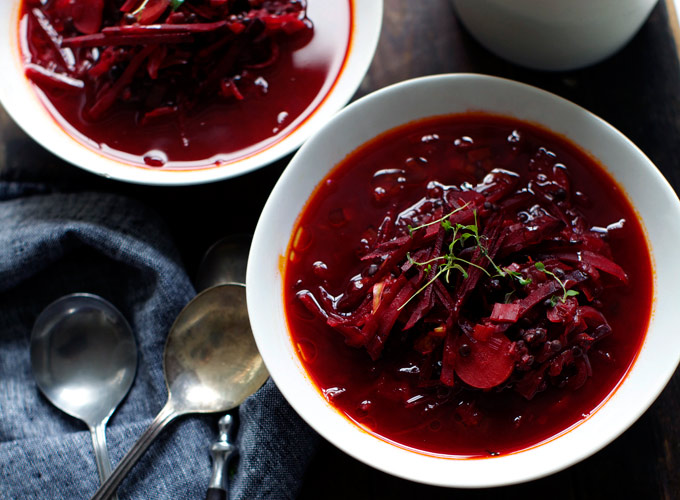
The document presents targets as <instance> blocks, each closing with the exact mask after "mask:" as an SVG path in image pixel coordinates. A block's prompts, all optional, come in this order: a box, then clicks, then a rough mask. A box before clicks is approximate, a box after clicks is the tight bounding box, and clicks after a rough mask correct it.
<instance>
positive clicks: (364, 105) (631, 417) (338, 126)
mask: <svg viewBox="0 0 680 500" xmlns="http://www.w3.org/2000/svg"><path fill="white" fill-rule="evenodd" d="M466 86H467V87H468V88H472V89H473V90H471V91H469V93H472V94H474V93H481V94H483V95H484V97H487V98H488V97H489V95H487V94H489V92H496V94H497V95H496V101H494V102H493V103H491V104H489V103H488V102H487V103H486V105H490V106H491V107H494V106H496V107H498V106H499V104H498V102H506V101H507V102H508V103H509V102H510V101H512V99H513V98H517V97H518V96H520V97H522V99H523V101H522V103H521V104H523V105H526V109H525V110H524V111H522V113H513V112H503V110H501V109H486V108H484V105H483V103H482V102H481V101H478V102H477V103H474V102H473V103H469V104H468V105H467V108H466V109H467V110H468V111H487V112H489V113H492V114H500V115H505V116H511V117H515V118H519V119H520V120H524V121H530V122H533V123H538V124H539V125H541V126H543V127H545V128H547V129H548V130H552V131H553V132H556V133H558V134H559V135H563V136H566V137H567V138H568V139H569V140H571V141H572V142H573V143H575V144H578V145H579V146H580V147H581V148H582V149H584V150H585V151H586V152H587V153H589V154H590V155H591V156H593V157H595V158H596V159H598V160H599V161H600V163H601V164H602V165H603V166H604V167H605V169H606V170H607V171H608V172H609V173H610V175H611V176H612V177H613V178H614V179H615V180H616V181H617V182H618V183H619V184H620V185H621V186H622V187H625V189H624V191H625V194H626V195H627V196H628V198H629V200H630V201H631V203H632V204H633V206H634V208H635V209H636V211H637V212H638V215H639V216H640V222H641V224H642V226H643V229H644V230H645V232H646V236H647V240H648V241H647V243H648V247H649V249H650V255H651V258H652V267H653V269H654V270H656V269H658V268H659V267H658V265H657V262H666V261H665V260H664V259H669V258H670V257H671V254H670V253H669V252H668V251H665V250H664V247H663V245H662V246H661V248H660V249H659V248H657V247H655V246H653V245H652V243H653V242H654V243H655V242H656V241H657V239H658V234H657V233H658V232H659V231H658V230H657V229H655V228H656V226H658V225H660V224H661V222H659V223H658V224H655V226H654V228H653V231H652V232H651V233H650V227H649V222H650V221H649V220H648V219H647V218H646V213H647V211H649V207H648V205H650V204H651V205H652V206H656V205H658V204H659V203H660V204H661V205H663V206H664V208H666V209H667V210H666V212H664V214H662V216H661V219H663V221H668V222H672V221H677V220H680V201H679V200H678V197H677V195H676V194H675V192H674V190H673V189H672V187H671V186H670V184H669V183H668V181H667V180H666V179H665V178H664V177H663V175H662V174H661V173H660V171H659V170H658V169H657V168H656V167H655V166H654V164H653V163H652V162H651V161H650V160H649V159H648V158H647V157H646V156H645V155H644V153H643V152H642V151H641V150H640V149H639V148H638V147H637V146H635V145H634V144H633V143H632V142H631V141H630V140H629V139H627V138H626V137H625V136H624V135H623V134H622V133H621V132H619V131H618V130H617V129H615V128H614V127H613V126H612V125H610V124H608V123H607V122H605V121H604V120H602V119H601V118H599V117H597V116H596V115H594V114H593V113H591V112H589V111H587V110H586V109H584V108H582V107H580V106H578V105H576V104H574V103H572V102H570V101H567V100H566V99H564V98H562V97H559V96H557V95H555V94H552V93H549V92H547V91H545V90H542V89H539V88H537V87H533V86H530V85H526V84H523V83H519V82H516V81H512V80H507V79H503V78H498V77H493V76H488V75H478V74H470V73H459V74H444V75H434V76H426V77H421V78H416V79H413V80H407V81H404V82H400V83H397V84H394V85H391V86H389V87H386V88H383V89H381V90H378V91H376V92H374V93H372V94H369V95H367V96H365V97H363V98H361V99H359V100H357V101H355V102H354V103H352V104H350V105H349V106H348V107H346V108H345V109H343V110H342V111H341V112H340V113H338V114H337V115H336V116H335V117H334V118H333V119H332V120H331V121H330V122H329V123H328V124H326V126H325V127H324V128H323V129H321V130H319V131H318V132H317V133H316V134H315V135H314V136H312V137H311V138H310V139H309V140H308V141H307V142H306V143H305V144H304V145H303V146H302V148H300V150H299V151H298V152H297V154H296V155H295V156H294V157H293V159H292V160H291V162H290V163H289V165H288V167H287V168H286V169H285V170H284V172H283V174H282V175H281V177H280V178H279V181H278V182H277V184H276V186H275V187H274V189H273V190H272V192H271V194H270V197H269V199H268V200H267V203H266V204H265V207H264V209H263V211H262V214H261V216H260V220H259V222H258V224H257V228H256V230H255V234H254V237H253V243H252V246H251V251H250V256H249V259H248V269H247V276H246V283H247V299H248V309H249V313H250V318H251V325H252V329H253V333H254V335H255V339H256V342H257V344H258V348H259V349H260V352H261V354H262V356H263V359H264V361H265V364H267V367H268V369H269V371H270V374H271V376H272V378H273V379H274V381H275V383H276V384H277V386H278V387H279V389H280V390H281V392H282V393H283V395H284V397H285V398H286V399H287V400H288V402H289V403H290V404H291V406H292V407H293V408H294V409H295V410H296V412H297V413H298V414H299V415H300V416H301V417H302V418H303V419H304V420H305V421H306V422H307V423H308V424H309V425H310V426H312V427H313V428H314V429H315V430H316V431H317V432H318V433H319V434H321V435H322V436H323V437H324V438H326V439H327V440H328V441H330V442H331V443H333V444H334V445H335V446H337V447H338V448H340V449H341V450H343V451H344V452H346V453H348V454H349V455H351V456H353V457H354V458H356V459H358V460H360V461H362V462H364V463H366V464H368V465H370V466H372V467H374V468H376V469H379V470H382V471H384V472H387V473H390V474H392V475H395V476H398V477H402V478H405V479H409V480H412V481H416V482H421V483H425V484H432V485H437V486H447V487H464V488H481V487H494V486H502V485H510V484H516V483H520V482H525V481H529V480H533V479H538V478H540V477H544V476H547V475H549V474H552V473H555V472H558V471H560V470H563V469H565V468H567V467H569V466H571V465H573V464H574V463H577V462H579V461H581V460H583V459H585V458H587V457H589V456H590V455H592V454H594V453H596V452H597V451H599V450H600V449H602V448H603V447H605V446H606V445H608V444H609V443H611V442H612V441H613V440H614V439H616V438H617V437H618V436H619V435H620V434H622V433H623V432H624V431H625V430H626V429H628V427H630V426H631V425H632V424H633V423H634V422H635V421H636V420H637V419H638V418H639V417H640V416H641V415H642V414H643V413H644V412H645V411H646V410H647V409H648V408H649V406H651V404H652V403H653V402H654V400H655V399H656V398H657V397H658V395H659V394H660V393H661V391H662V390H663V389H664V388H665V386H666V384H667V383H668V381H669V380H670V378H671V377H672V375H673V374H674V373H675V370H676V368H677V366H678V362H680V340H672V341H671V345H669V346H668V348H667V349H666V351H665V352H664V351H661V353H660V354H659V353H657V352H656V351H653V352H654V353H655V355H660V356H661V358H662V362H661V363H658V364H657V365H656V366H655V370H654V373H647V372H649V371H650V370H649V368H648V369H647V371H643V368H644V367H643V368H641V365H642V363H647V364H649V357H650V354H648V352H649V350H650V349H651V348H653V349H656V350H658V348H657V344H658V340H657V338H659V337H660V336H663V331H664V330H663V328H670V329H671V330H676V331H677V329H678V328H677V327H676V326H675V325H674V323H677V321H675V322H674V321H673V318H672V316H673V313H672V310H673V307H672V302H670V301H669V300H668V297H665V296H664V295H663V294H662V293H659V290H660V289H662V290H669V289H670V288H669V278H668V275H670V274H673V273H672V272H668V273H666V272H664V273H657V272H655V273H654V287H653V290H654V292H653V293H654V297H653V312H652V317H651V319H650V324H649V327H648V331H647V335H646V337H645V340H644V343H643V346H642V348H641V350H640V353H639V354H638V356H637V358H636V359H635V361H634V362H633V364H632V366H631V368H629V370H628V372H627V374H626V375H625V376H624V378H623V380H622V381H621V382H620V383H619V385H618V386H617V388H616V389H615V390H614V391H613V393H612V394H610V396H609V397H608V398H606V399H605V401H603V403H602V404H601V405H600V406H599V407H598V408H597V409H596V410H594V411H593V413H592V414H591V415H590V416H589V417H588V418H586V419H585V420H583V421H581V422H580V423H579V424H578V425H577V426H574V427H572V428H570V429H568V430H566V431H565V432H563V433H561V434H559V435H557V436H555V437H553V438H551V439H549V440H547V441H546V442H543V443H541V444H539V445H537V446H534V447H531V448H529V449H527V450H523V451H520V452H516V453H511V454H508V455H502V456H499V457H489V458H484V459H456V458H450V457H447V458H443V457H435V456H431V455H427V454H423V453H416V452H412V451H407V450H404V449H403V448H400V447H397V446H394V445H391V444H389V443H387V442H386V441H385V440H384V439H381V438H378V437H375V436H373V435H372V434H369V433H368V432H367V431H364V430H362V429H361V428H359V427H358V426H357V425H355V424H353V423H351V422H350V420H349V419H348V418H347V417H345V416H342V415H340V412H339V411H338V410H336V409H335V408H334V407H332V406H331V405H330V404H329V403H328V402H327V401H326V400H325V399H324V398H323V397H322V395H321V393H320V391H319V390H318V389H317V388H316V387H315V386H314V385H313V382H312V381H311V380H310V379H309V377H308V375H307V374H306V372H305V370H304V368H303V367H302V365H301V362H300V360H299V359H298V356H297V354H296V353H295V352H294V348H293V345H292V341H291V338H290V333H289V331H288V324H287V323H286V320H285V315H284V313H283V301H282V296H283V293H282V292H283V283H282V272H283V268H284V267H285V256H286V255H287V251H288V244H289V241H290V235H291V233H292V229H293V227H294V224H295V223H296V221H297V220H298V217H299V214H300V211H301V209H302V206H304V204H305V203H306V202H307V200H308V199H309V197H310V196H311V195H312V193H313V189H314V188H315V187H316V186H317V185H318V183H319V182H320V181H321V180H322V179H323V177H324V176H325V175H327V174H328V172H329V170H330V169H331V168H333V167H334V166H335V165H336V164H337V162H338V161H339V160H341V159H342V158H344V157H345V156H346V155H347V154H349V153H350V152H351V151H353V150H354V149H356V147H358V146H360V145H361V144H363V143H365V142H366V140H367V139H366V138H367V137H375V136H377V135H379V134H381V133H383V132H385V131H386V130H390V129H393V128H396V127H398V126H400V125H403V124H404V123H408V122H411V121H414V120H418V119H420V118H425V117H428V116H435V115H445V114H451V113H449V112H448V111H440V112H436V113H434V114H423V115H422V116H417V117H413V116H412V113H411V112H408V113H407V116H406V117H405V118H403V120H402V121H396V122H394V123H391V124H390V125H389V126H388V127H387V128H381V126H382V125H383V122H384V121H385V120H387V119H385V120H383V119H382V118H381V117H380V116H379V115H380V113H381V110H382V111H383V112H385V113H386V114H390V113H392V114H398V113H399V110H397V111H394V110H389V109H387V106H388V103H390V102H392V103H394V102H397V101H399V102H404V101H405V100H409V99H411V100H414V101H418V100H420V101H423V100H426V99H427V98H428V97H429V96H430V95H433V94H436V93H437V92H439V94H441V93H442V89H445V90H448V91H449V92H451V94H452V95H453V92H452V89H456V90H459V89H462V88H465V87H466ZM456 95H458V93H456ZM422 96H427V97H422ZM420 101H418V102H419V103H420V104H422V102H420ZM508 106H510V107H511V108H512V109H516V108H517V107H518V106H520V105H518V104H508ZM444 108H445V109H446V110H448V108H447V107H446V106H444ZM479 108H482V109H479ZM409 109H410V108H409ZM435 109H438V108H435ZM462 111H465V110H462ZM548 112H550V113H553V114H554V113H556V112H557V115H558V116H560V118H563V117H564V116H565V115H566V116H568V117H570V119H573V118H574V117H576V118H578V119H577V120H576V125H578V126H576V127H572V128H573V130H571V131H569V132H568V133H567V132H565V131H564V130H561V129H559V128H556V127H555V126H553V124H552V123H553V122H550V123H546V121H549V120H548V119H546V120H538V119H529V118H527V116H526V115H530V116H533V115H537V116H538V115H540V116H543V115H546V116H547V114H548ZM518 115H519V116H518ZM362 120H363V121H364V122H368V123H369V124H368V125H366V124H365V123H364V126H363V127H362V126H361V125H360V126H358V127H355V128H357V129H361V130H358V131H350V132H348V131H347V130H348V128H349V124H352V123H355V124H356V123H360V122H361V121H362ZM381 120H382V121H381ZM551 120H553V121H555V120H556V118H551ZM583 126H587V127H590V128H591V129H592V131H594V133H595V137H593V138H592V139H591V140H590V141H589V142H588V141H586V144H585V145H584V144H583V142H582V141H578V140H577V139H576V138H578V137H579V134H583V131H582V130H580V128H582V127H583ZM366 127H369V128H370V127H374V128H375V130H371V132H370V135H368V136H367V135H366V132H365V130H364V129H365V128H366ZM342 133H345V134H348V133H349V134H350V135H351V134H355V135H359V137H354V138H352V139H348V140H347V141H346V142H350V143H352V144H354V143H357V141H359V142H358V143H357V144H356V147H354V148H353V149H349V150H345V149H343V146H338V145H337V144H336V143H335V142H336V138H337V137H339V134H342ZM361 133H363V134H364V135H363V137H361V136H360V135H361ZM340 140H341V139H338V141H340ZM352 141H354V142H352ZM591 143H592V145H591ZM600 143H602V144H603V146H601V147H602V148H604V147H605V146H610V145H615V146H616V148H615V151H614V152H611V151H604V150H601V149H598V148H600V146H597V144H600ZM321 150H324V151H325V153H324V154H327V155H328V156H330V158H331V159H329V160H327V163H328V165H326V166H319V165H318V162H316V163H315V165H314V169H312V168H310V166H309V164H308V160H312V163H314V161H313V160H315V159H318V158H323V157H324V156H323V155H320V153H319V151H321ZM605 153H606V154H605ZM624 153H625V155H628V156H629V157H630V161H629V163H633V164H634V165H635V168H636V169H638V170H635V169H628V170H625V169H624V168H623V167H621V168H617V169H615V170H616V171H615V172H614V171H612V170H611V168H610V166H611V164H610V163H608V162H607V158H608V157H609V156H612V155H623V154H624ZM640 169H641V170H642V171H643V172H644V174H645V175H646V176H647V179H646V180H647V181H648V184H649V186H651V187H650V188H649V189H652V188H653V192H650V194H649V195H646V197H645V198H644V199H645V200H647V202H646V203H644V204H643V205H644V206H642V205H640V204H639V203H633V199H636V200H637V198H640V196H642V195H640V194H638V191H640V190H641V189H643V188H639V189H638V188H636V191H635V195H634V196H633V197H631V189H630V186H631V183H632V179H633V176H635V177H637V176H639V175H641V174H640ZM632 170H635V171H634V172H633V171H632ZM626 176H628V177H627V182H624V180H625V179H626ZM303 177H304V178H303ZM295 196H297V197H299V198H301V201H295V202H291V201H290V199H291V197H295ZM287 200H288V201H287ZM637 201H639V200H637ZM287 203H288V204H291V203H292V204H293V205H294V207H299V209H298V210H297V211H296V210H295V209H294V208H293V209H287V208H286V207H287V205H286V204H287ZM287 210H288V211H289V212H291V211H292V212H295V213H294V214H290V213H287ZM641 210H643V212H641ZM676 226H677V223H676V224H674V225H671V226H668V225H667V226H666V227H668V228H669V230H670V231H671V233H670V234H669V235H667V240H666V241H668V242H670V243H668V244H666V245H665V248H666V250H668V249H669V247H673V246H677V245H680V228H676ZM277 232H278V233H277ZM655 238H656V239H655ZM283 240H285V243H284V244H283V245H281V242H282V241H283ZM655 244H656V243H655ZM657 250H658V251H657ZM662 250H664V251H662ZM675 269H676V270H678V266H677V265H675ZM660 287H661V288H660ZM663 287H665V288H663ZM671 295H672V294H671ZM263 307H267V313H266V314H263V313H262V312H261V309H262V308H263ZM650 346H651V347H650ZM305 384H307V386H311V389H312V390H310V387H305ZM632 395H636V396H637V397H636V398H635V399H634V401H635V404H634V405H631V406H630V407H628V406H625V407H624V406H622V405H623V403H622V402H624V403H625V402H628V401H630V400H633V398H632ZM622 408H624V409H625V412H623V413H624V415H623V416H621V415H617V414H616V411H618V410H621V409H622ZM610 421H611V422H613V424H612V423H611V422H610ZM605 424H606V425H605ZM574 436H575V437H574ZM584 437H590V438H592V440H591V441H590V442H589V443H588V442H586V444H585V445H584V442H583V440H584ZM579 440H581V441H579ZM567 445H568V446H567ZM556 449H557V450H560V451H559V453H561V454H562V457H561V458H559V460H556V459H555V457H554V455H556V454H557V453H556V452H555V450H556ZM551 454H552V456H551ZM527 457H528V458H527ZM450 464H456V465H455V466H452V465H450ZM480 464H482V465H480ZM529 465H531V467H529ZM518 471H519V472H518ZM452 472H454V473H453V474H452Z"/></svg>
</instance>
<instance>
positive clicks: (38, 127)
mask: <svg viewBox="0 0 680 500" xmlns="http://www.w3.org/2000/svg"><path fill="white" fill-rule="evenodd" d="M328 1H329V0H309V3H310V4H318V3H319V2H320V5H319V6H320V8H324V5H323V2H328ZM332 1H333V2H337V1H345V0H332ZM20 4H21V0H2V1H0V74H2V79H1V80H0V103H2V106H3V107H4V108H5V109H6V110H7V112H8V113H9V115H10V116H11V117H12V118H13V119H14V121H15V122H16V123H17V124H18V125H19V126H20V127H21V128H22V129H23V130H24V131H25V132H26V133H27V134H28V135H30V136H31V137H32V138H33V139H35V140H36V141H37V142H39V143H40V144H41V145H42V146H44V147H45V148H47V149H48V150H50V151H51V152H52V153H54V154H55V155H57V156H59V157H61V158H62V159H64V160H66V161H68V162H70V163H72V164H74V165H77V166H79V167H81V168H83V169H85V170H89V171H90V172H93V173H95V174H99V175H102V176H104V177H109V178H113V179H118V180H122V181H127V182H134V183H140V184H153V185H187V184H199V183H205V182H212V181H217V180H222V179H227V178H230V177H235V176H238V175H242V174H244V173H247V172H250V171H252V170H255V169H258V168H260V167H263V166H265V165H268V164H270V163H272V162H274V161H276V160H278V159H279V158H281V157H283V156H285V155H287V154H289V153H291V152H292V151H294V150H295V149H297V148H298V147H299V146H300V144H302V143H303V142H304V141H305V139H307V138H308V137H309V136H310V135H311V134H312V133H313V132H315V131H316V130H318V129H319V128H320V127H322V126H323V125H324V124H325V123H326V122H327V121H328V120H329V119H330V118H331V117H332V116H333V115H334V114H335V113H336V112H337V111H338V110H339V109H341V108H342V107H343V106H344V105H345V104H347V102H349V100H350V99H351V98H352V96H353V95H354V93H355V92H356V90H357V88H358V87H359V84H360V83H361V81H362V79H363V77H364V75H365V74H366V71H367V70H368V67H369V65H370V63H371V60H372V59H373V54H374V52H375V48H376V46H377V43H378V37H379V35H380V28H381V26H382V11H383V0H351V5H352V18H353V27H352V39H351V41H350V46H349V53H348V55H347V57H346V59H345V63H344V65H343V67H342V69H341V72H340V74H339V76H338V78H337V80H336V82H335V85H333V87H332V88H331V90H330V91H329V93H328V94H327V96H326V97H325V99H324V100H323V102H322V103H321V104H320V105H319V106H318V107H317V108H316V109H315V110H314V111H313V112H312V113H311V115H310V116H309V117H308V118H307V119H306V120H305V121H304V122H303V123H302V124H301V125H299V126H298V127H297V128H295V129H293V130H292V131H291V132H290V133H289V135H287V136H285V137H284V138H283V139H281V140H280V141H278V142H276V143H274V144H272V145H270V146H268V147H267V148H266V149H264V150H261V151H258V152H256V153H254V154H252V155H251V156H247V157H244V158H242V159H239V160H235V161H233V162H229V163H225V164H222V165H219V166H212V167H206V168H199V169H196V168H193V169H184V170H180V169H152V168H145V167H140V166H136V165H130V164H126V163H124V162H123V161H121V160H116V159H112V158H110V157H107V156H104V155H102V154H101V153H99V152H97V151H96V150H95V149H94V148H90V147H87V146H85V145H83V143H82V142H80V141H78V140H76V139H75V138H74V137H72V136H71V135H69V134H68V133H66V132H65V131H64V130H63V129H62V128H61V127H60V126H59V125H58V124H57V122H56V121H55V120H54V119H53V118H52V116H51V115H50V113H49V112H48V110H47V108H46V107H45V105H44V104H43V103H42V102H41V101H40V100H39V99H38V97H37V95H36V92H35V90H34V89H33V87H32V85H31V84H30V83H29V81H28V80H27V78H26V77H25V76H24V70H23V64H22V61H21V54H20V50H19V33H18V30H19V22H18V19H19V10H20ZM310 8H311V5H310Z"/></svg>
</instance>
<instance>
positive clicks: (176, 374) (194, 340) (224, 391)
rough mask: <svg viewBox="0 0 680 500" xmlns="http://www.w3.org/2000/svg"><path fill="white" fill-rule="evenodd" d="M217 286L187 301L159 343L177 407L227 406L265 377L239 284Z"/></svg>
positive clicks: (194, 409) (194, 410) (204, 408)
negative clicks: (161, 344) (166, 338)
mask: <svg viewBox="0 0 680 500" xmlns="http://www.w3.org/2000/svg"><path fill="white" fill-rule="evenodd" d="M209 290H210V289H209ZM217 290H218V291H216V292H209V291H205V292H203V293H201V294H200V295H198V296H197V297H196V299H194V300H192V301H191V302H189V304H188V305H187V306H186V307H185V308H184V310H183V311H182V312H181V313H180V315H179V316H178V317H177V319H176V320H175V323H174V324H173V325H172V328H171V330H170V332H171V334H170V335H169V336H168V340H167V342H166V344H165V354H164V366H163V370H164V372H165V380H166V383H167V386H168V392H169V400H170V401H171V402H172V404H173V407H174V409H175V410H176V411H177V412H182V413H206V412H207V413H212V412H218V411H226V410H230V409H232V408H235V407H236V406H238V405H240V404H241V403H242V402H243V400H245V399H246V398H247V397H248V396H250V395H251V394H252V393H254V392H255V391H256V390H257V389H259V387H260V386H261V385H262V384H263V383H264V381H265V380H266V378H267V371H266V369H265V367H264V363H263V362H262V358H260V353H259V351H258V350H257V346H256V345H255V341H254V340H253V337H252V333H251V332H250V322H249V321H248V311H247V308H246V302H245V300H246V297H245V289H244V287H243V286H241V285H236V284H234V285H221V286H219V287H217Z"/></svg>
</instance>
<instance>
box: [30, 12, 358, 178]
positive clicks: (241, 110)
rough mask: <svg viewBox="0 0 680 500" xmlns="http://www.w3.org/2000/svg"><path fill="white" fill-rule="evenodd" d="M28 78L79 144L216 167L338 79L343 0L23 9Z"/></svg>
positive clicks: (295, 116)
mask: <svg viewBox="0 0 680 500" xmlns="http://www.w3.org/2000/svg"><path fill="white" fill-rule="evenodd" d="M20 23H21V29H20V33H21V37H22V40H21V47H22V52H23V57H24V61H25V67H26V75H27V77H28V78H29V79H30V80H31V81H32V82H33V83H34V85H35V86H36V89H37V92H38V94H39V96H40V97H41V99H42V100H43V102H44V104H45V106H46V107H47V108H48V110H49V111H50V113H51V114H52V115H53V116H54V118H55V119H56V120H57V122H58V123H59V124H60V125H61V126H62V127H63V128H64V130H66V131H67V132H68V133H69V134H70V135H72V136H73V137H75V138H77V139H78V140H79V141H80V142H83V143H84V144H87V145H88V146H89V147H91V148H93V149H95V150H97V151H99V152H101V153H103V154H104V155H106V156H109V157H113V158H117V159H120V160H123V161H125V162H128V163H132V164H136V165H140V166H147V167H164V168H170V169H172V168H180V169H187V168H201V167H210V166H215V165H221V164H225V163H229V162H231V161H235V160H237V159H240V158H244V157H247V156H250V155H252V154H254V153H256V152H258V151H261V150H263V149H265V148H267V147H269V146H271V145H273V144H275V143H277V142H278V141H280V140H281V139H283V138H284V137H286V136H287V135H289V134H290V133H291V132H292V131H293V130H295V128H297V127H298V126H299V125H300V124H301V123H303V122H304V120H305V119H306V118H308V117H309V116H310V114H311V113H312V112H313V111H314V110H315V109H316V108H317V107H318V106H319V105H320V104H321V103H322V102H323V100H324V98H325V97H326V95H327V94H328V92H329V91H330V90H331V88H332V87H333V85H334V83H335V81H336V79H337V77H338V75H339V74H340V72H341V70H342V67H343V64H344V61H345V57H346V55H347V52H348V47H349V43H350V37H351V25H352V3H351V0H332V1H330V2H328V1H326V2H324V0H321V1H319V0H311V1H306V0H225V1H218V2H216V1H211V0H47V1H45V2H43V1H40V0H23V3H22V10H21V18H20Z"/></svg>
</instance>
